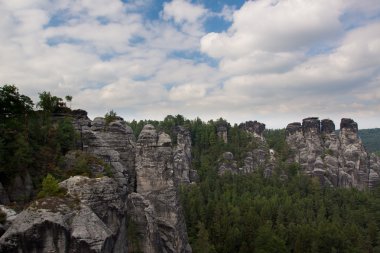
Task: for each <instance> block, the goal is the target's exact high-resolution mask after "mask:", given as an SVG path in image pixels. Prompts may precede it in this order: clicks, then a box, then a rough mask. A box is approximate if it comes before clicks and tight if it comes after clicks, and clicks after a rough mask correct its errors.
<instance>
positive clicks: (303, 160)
mask: <svg viewBox="0 0 380 253" xmlns="http://www.w3.org/2000/svg"><path fill="white" fill-rule="evenodd" d="M286 141H287V143H288V145H289V147H290V149H291V152H292V154H293V155H292V157H291V158H290V160H289V161H291V162H297V163H299V164H300V165H301V166H302V168H303V169H304V172H305V173H306V174H308V175H312V176H316V177H318V178H319V179H320V181H321V183H323V184H324V185H331V186H337V187H356V188H358V189H365V188H367V187H369V188H372V187H373V186H374V185H375V184H377V182H378V181H379V173H380V169H379V167H380V164H379V161H378V160H377V158H376V156H369V154H368V153H367V152H366V151H365V149H364V146H363V144H362V142H361V140H360V138H359V137H358V125H357V123H356V122H354V121H353V120H352V119H346V118H343V119H342V120H341V124H340V131H339V133H337V132H336V131H335V125H334V122H332V121H331V120H329V119H324V120H322V121H320V120H319V119H318V118H316V117H313V118H306V119H304V120H303V122H302V124H301V123H299V122H295V123H291V124H289V125H288V126H287V128H286Z"/></svg>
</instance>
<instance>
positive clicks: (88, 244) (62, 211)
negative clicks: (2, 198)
mask: <svg viewBox="0 0 380 253" xmlns="http://www.w3.org/2000/svg"><path fill="white" fill-rule="evenodd" d="M72 205H76V206H75V208H73V206H72ZM112 245H113V239H112V232H111V231H110V230H109V229H108V228H107V226H105V224H104V223H103V222H102V221H101V220H100V219H99V218H98V216H97V215H96V214H95V213H94V212H92V210H91V209H90V208H89V207H87V206H86V205H83V204H75V200H71V201H68V200H67V199H66V200H62V199H58V198H47V199H42V200H39V201H36V202H34V203H33V204H32V205H31V206H30V207H29V208H27V209H26V210H24V211H22V212H21V213H20V214H19V215H18V216H17V218H16V219H15V220H14V221H13V223H12V226H11V227H10V228H9V229H8V230H7V231H6V232H5V233H4V234H3V235H2V237H1V238H0V252H10V253H11V252H25V253H26V252H41V253H45V252H46V253H48V252H62V253H63V252H112Z"/></svg>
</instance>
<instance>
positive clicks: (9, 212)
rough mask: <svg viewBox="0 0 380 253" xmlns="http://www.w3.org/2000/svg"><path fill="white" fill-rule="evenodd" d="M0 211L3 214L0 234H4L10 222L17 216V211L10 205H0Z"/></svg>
mask: <svg viewBox="0 0 380 253" xmlns="http://www.w3.org/2000/svg"><path fill="white" fill-rule="evenodd" d="M0 211H1V212H2V213H4V214H5V216H6V217H5V222H4V223H3V224H0V225H1V227H0V236H2V235H3V234H4V232H5V231H6V230H7V229H8V228H9V227H10V226H11V225H12V222H13V221H14V219H16V217H17V213H16V211H15V210H13V209H12V208H10V207H7V206H4V205H0Z"/></svg>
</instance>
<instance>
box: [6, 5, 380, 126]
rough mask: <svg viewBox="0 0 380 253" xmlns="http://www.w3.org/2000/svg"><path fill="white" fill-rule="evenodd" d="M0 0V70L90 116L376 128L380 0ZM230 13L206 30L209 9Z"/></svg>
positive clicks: (26, 88)
mask: <svg viewBox="0 0 380 253" xmlns="http://www.w3.org/2000/svg"><path fill="white" fill-rule="evenodd" d="M153 4H157V3H156V1H152V0H144V1H128V2H127V3H125V2H122V1H118V0H109V1H104V0H96V1H89V0H83V1H74V0H58V1H54V2H52V1H41V0H30V1H19V0H14V1H1V2H0V15H1V17H2V18H1V19H0V30H1V32H0V55H1V56H2V57H1V58H0V66H1V70H2V71H1V72H0V80H1V81H2V82H3V83H15V84H16V85H17V86H18V87H20V89H21V92H23V93H26V94H27V95H30V96H32V97H33V98H34V99H36V95H37V92H41V91H44V90H47V91H51V92H52V93H54V94H55V95H58V96H65V95H67V94H70V95H72V96H73V97H74V100H73V104H72V106H73V107H80V108H84V109H87V110H88V111H89V113H90V116H91V117H95V116H99V115H104V113H105V112H106V111H107V110H109V109H114V110H116V111H117V112H118V113H119V114H120V115H121V116H123V117H125V118H126V119H128V120H131V119H133V118H137V119H142V118H154V119H162V118H163V117H165V116H166V115H167V114H178V113H180V114H184V115H185V116H187V117H190V118H194V117H196V116H200V117H203V118H204V119H205V120H207V119H210V118H219V117H225V118H227V119H229V120H231V121H232V122H241V121H245V120H254V119H257V120H261V121H263V122H265V123H266V124H267V125H268V126H269V127H285V125H286V123H287V122H291V121H295V120H301V119H302V118H303V117H307V116H320V117H330V118H333V119H336V120H337V119H339V118H340V117H343V116H344V117H347V116H348V117H354V118H355V119H356V120H358V121H359V124H360V122H361V121H362V122H363V123H362V124H360V125H361V126H367V127H375V126H377V127H379V126H380V125H379V124H380V122H379V119H378V114H377V112H378V111H379V108H380V103H379V97H380V90H379V87H380V85H379V84H380V83H379V82H380V60H379V59H380V41H379V38H380V21H379V18H378V16H379V14H380V3H379V1H377V0H366V1H355V0H347V1H343V0H337V1H328V0H320V1H311V0H305V1H299V0H282V1H279V0H258V1H246V2H244V4H242V6H240V7H233V6H228V5H226V6H224V8H223V9H222V10H220V12H215V10H209V9H207V8H206V7H205V5H202V4H199V1H190V0H172V1H165V2H164V3H163V4H162V6H160V8H158V9H160V11H159V13H157V17H156V18H154V19H151V18H148V17H147V16H146V13H145V12H144V11H146V10H147V9H149V7H151V6H152V5H153ZM213 17H222V18H223V19H225V20H227V21H229V22H231V23H230V25H229V27H227V28H226V29H225V30H224V31H222V32H218V33H216V32H213V31H208V32H206V25H205V24H206V22H207V21H208V19H209V18H213Z"/></svg>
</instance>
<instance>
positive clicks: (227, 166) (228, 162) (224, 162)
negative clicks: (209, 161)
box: [218, 152, 240, 175]
mask: <svg viewBox="0 0 380 253" xmlns="http://www.w3.org/2000/svg"><path fill="white" fill-rule="evenodd" d="M219 164H220V165H219V168H218V174H219V175H224V174H226V173H227V172H229V173H231V174H239V173H240V170H239V168H238V165H237V161H235V160H234V155H233V154H232V153H231V152H225V153H223V155H222V158H221V159H220V160H219Z"/></svg>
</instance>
